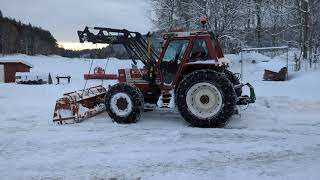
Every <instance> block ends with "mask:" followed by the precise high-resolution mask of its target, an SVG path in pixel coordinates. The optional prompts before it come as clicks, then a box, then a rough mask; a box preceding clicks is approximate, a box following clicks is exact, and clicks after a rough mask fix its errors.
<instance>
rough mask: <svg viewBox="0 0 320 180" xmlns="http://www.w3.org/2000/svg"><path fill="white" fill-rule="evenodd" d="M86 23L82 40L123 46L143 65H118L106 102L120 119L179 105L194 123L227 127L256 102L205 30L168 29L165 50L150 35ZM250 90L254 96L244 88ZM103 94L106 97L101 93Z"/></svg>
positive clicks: (134, 118)
mask: <svg viewBox="0 0 320 180" xmlns="http://www.w3.org/2000/svg"><path fill="white" fill-rule="evenodd" d="M94 30H96V31H98V33H96V34H94V33H92V32H90V30H89V28H88V27H86V28H85V29H84V31H78V35H79V39H80V42H81V43H83V42H85V41H88V42H92V43H94V44H95V43H106V44H123V45H124V47H125V48H126V50H127V52H128V54H129V55H130V57H131V59H132V60H133V62H134V64H137V62H136V60H140V61H141V62H142V63H143V64H144V67H143V68H142V69H139V68H132V69H119V70H118V82H119V83H117V84H116V85H114V86H112V87H110V88H109V89H108V90H106V92H105V96H104V102H103V103H104V104H105V108H106V111H107V112H108V114H109V116H110V117H111V118H112V119H113V120H114V121H115V122H117V123H135V122H137V121H138V120H139V118H140V116H141V114H142V113H143V112H144V111H146V110H150V109H152V108H155V107H158V108H174V107H177V109H178V110H179V112H180V114H181V115H182V117H183V118H184V119H185V120H186V121H187V122H188V123H190V124H191V125H192V126H195V127H206V128H211V127H223V126H224V125H225V124H226V123H227V122H228V120H229V118H230V117H231V116H232V115H233V114H234V113H235V111H236V107H237V105H248V104H249V103H254V102H255V94H254V90H253V87H252V86H251V85H250V84H248V83H247V84H245V85H244V84H242V83H240V81H239V78H238V77H237V76H236V75H235V74H234V73H232V72H230V71H229V70H228V69H227V67H228V65H227V63H226V62H224V55H223V52H222V49H221V47H220V43H219V41H218V39H217V37H216V36H215V35H214V34H213V33H211V32H206V31H198V32H169V33H165V34H164V35H163V40H164V41H163V47H162V52H161V53H160V55H159V56H158V55H157V54H156V53H155V51H154V50H153V49H152V48H151V36H150V34H148V35H147V38H146V39H145V38H143V36H142V35H141V34H140V33H138V32H131V31H128V30H125V29H112V28H101V27H95V28H94ZM244 86H248V87H249V88H250V92H251V94H250V97H249V96H242V88H243V87H244ZM100 97H101V96H100Z"/></svg>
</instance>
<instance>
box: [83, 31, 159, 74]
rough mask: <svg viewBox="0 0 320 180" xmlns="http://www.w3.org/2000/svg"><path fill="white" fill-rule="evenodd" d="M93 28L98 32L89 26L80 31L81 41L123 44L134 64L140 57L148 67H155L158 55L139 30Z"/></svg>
mask: <svg viewBox="0 0 320 180" xmlns="http://www.w3.org/2000/svg"><path fill="white" fill-rule="evenodd" d="M93 30H96V31H98V33H96V34H94V33H92V32H91V31H90V28H89V27H85V29H84V30H83V31H78V36H79V40H80V43H83V42H85V41H87V42H92V43H93V44H96V43H102V44H122V45H124V47H125V49H126V50H127V52H128V54H129V56H130V58H131V59H132V61H133V62H134V64H136V61H135V59H138V60H140V61H141V62H142V63H143V64H144V65H145V66H146V67H148V68H154V66H155V64H156V61H157V59H158V56H157V54H156V53H155V52H154V50H153V49H152V48H150V44H148V43H147V42H146V40H145V39H144V38H143V36H142V35H141V34H140V33H139V32H133V31H128V30H126V29H113V28H103V27H94V28H93Z"/></svg>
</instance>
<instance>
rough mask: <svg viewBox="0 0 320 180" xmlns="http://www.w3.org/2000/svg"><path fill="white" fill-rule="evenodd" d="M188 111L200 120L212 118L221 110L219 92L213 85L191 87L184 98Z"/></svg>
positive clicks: (201, 84) (204, 84) (205, 84)
mask: <svg viewBox="0 0 320 180" xmlns="http://www.w3.org/2000/svg"><path fill="white" fill-rule="evenodd" d="M186 101H187V106H188V109H189V110H190V111H191V113H192V114H194V115H195V116H197V117H198V118H200V119H207V118H211V117H214V116H215V115H216V114H217V113H219V112H220V111H221V109H222V105H223V103H222V94H221V91H220V90H219V89H218V88H217V87H216V86H215V85H213V84H210V83H198V84H195V85H193V86H192V87H191V88H190V89H189V90H188V93H187V97H186Z"/></svg>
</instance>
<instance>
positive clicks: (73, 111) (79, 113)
mask: <svg viewBox="0 0 320 180" xmlns="http://www.w3.org/2000/svg"><path fill="white" fill-rule="evenodd" d="M106 92H107V89H106V88H104V87H103V86H95V87H91V88H88V89H85V90H79V91H74V92H70V93H66V94H64V95H63V97H62V98H60V99H58V100H57V101H56V105H55V109H54V114H53V122H54V123H57V124H60V125H63V124H73V123H78V122H81V121H83V120H85V119H87V118H90V117H92V116H95V115H97V114H99V113H101V112H103V111H104V110H105V105H104V96H105V94H106Z"/></svg>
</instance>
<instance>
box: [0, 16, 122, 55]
mask: <svg viewBox="0 0 320 180" xmlns="http://www.w3.org/2000/svg"><path fill="white" fill-rule="evenodd" d="M15 53H21V54H27V55H38V54H41V55H51V54H56V55H61V56H63V57H70V58H75V57H78V58H79V57H86V58H93V59H104V58H108V57H116V58H119V59H128V54H127V53H126V51H125V49H124V48H123V47H121V46H117V45H110V46H108V47H106V48H102V49H85V50H81V51H76V50H67V49H64V48H60V47H58V45H57V40H56V39H55V38H54V37H53V35H52V34H51V33H50V32H49V31H47V30H44V29H42V28H40V27H36V26H32V25H31V24H24V23H21V22H20V21H16V20H15V19H11V18H8V17H4V16H3V14H2V12H1V10H0V54H3V55H4V54H15Z"/></svg>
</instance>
